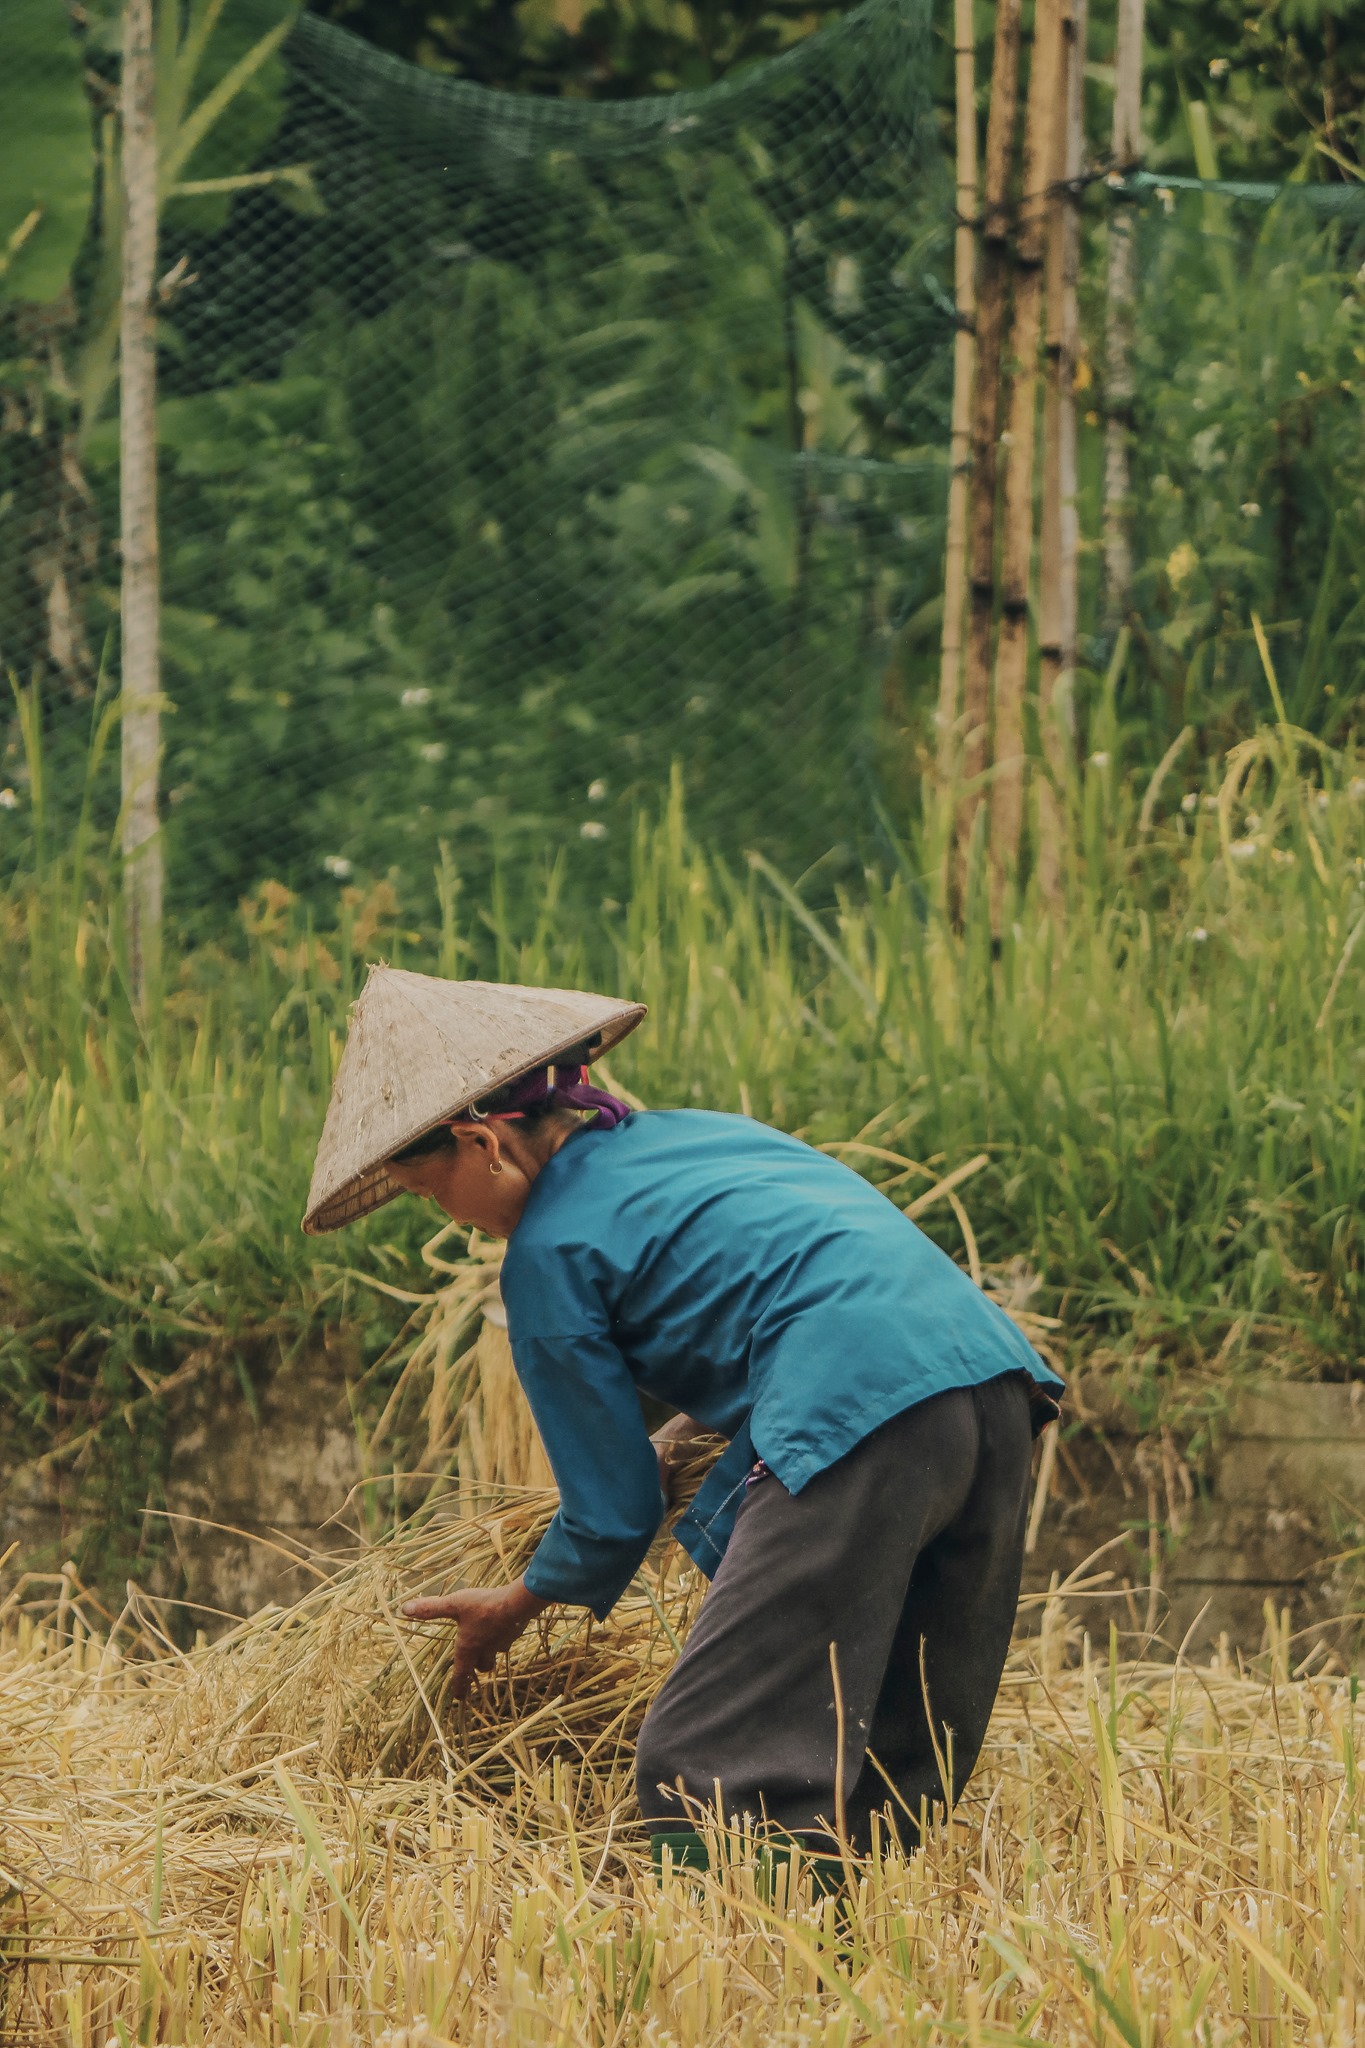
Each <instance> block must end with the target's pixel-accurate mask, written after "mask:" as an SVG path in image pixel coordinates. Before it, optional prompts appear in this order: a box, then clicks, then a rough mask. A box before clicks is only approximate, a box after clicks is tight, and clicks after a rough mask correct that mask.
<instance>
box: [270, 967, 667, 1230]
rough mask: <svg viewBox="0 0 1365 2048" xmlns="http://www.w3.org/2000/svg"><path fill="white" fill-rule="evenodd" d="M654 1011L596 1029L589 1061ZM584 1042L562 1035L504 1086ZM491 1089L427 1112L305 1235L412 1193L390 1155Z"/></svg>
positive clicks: (316, 1213) (309, 1223)
mask: <svg viewBox="0 0 1365 2048" xmlns="http://www.w3.org/2000/svg"><path fill="white" fill-rule="evenodd" d="M648 1015H649V1011H648V1009H647V1008H646V1006H645V1004H643V1003H631V1004H628V1005H626V1006H624V1008H623V1009H622V1011H621V1012H620V1013H619V1014H618V1015H617V1016H615V1017H613V1018H611V1019H610V1020H609V1021H608V1022H607V1023H605V1024H603V1025H602V1026H601V1027H600V1032H599V1033H598V1034H596V1035H597V1036H598V1038H599V1042H598V1044H597V1045H596V1046H595V1047H594V1048H593V1049H592V1050H591V1051H590V1052H589V1053H588V1054H587V1059H586V1064H588V1065H591V1064H592V1063H593V1062H594V1061H596V1060H599V1059H601V1058H602V1056H603V1054H604V1053H608V1052H610V1051H611V1050H612V1048H613V1046H617V1045H619V1044H620V1043H621V1041H622V1039H623V1038H628V1037H629V1036H630V1033H631V1032H632V1031H634V1030H635V1028H636V1026H637V1025H639V1024H642V1023H643V1022H644V1020H645V1018H646V1017H647V1016H648ZM583 1043H584V1040H583V1034H582V1032H581V1031H580V1032H578V1033H577V1034H576V1035H575V1036H572V1037H568V1038H565V1039H562V1040H561V1041H560V1042H559V1043H558V1044H557V1045H554V1046H552V1047H551V1048H550V1049H549V1050H548V1051H545V1052H538V1053H537V1054H536V1055H535V1057H534V1058H533V1059H529V1060H525V1061H524V1062H523V1063H522V1064H521V1065H520V1066H518V1067H514V1068H511V1069H509V1071H508V1072H507V1073H506V1074H505V1075H504V1076H502V1078H501V1079H500V1080H499V1082H498V1086H499V1087H500V1088H501V1087H510V1086H511V1085H512V1083H513V1082H514V1081H520V1080H521V1079H522V1078H523V1076H524V1075H526V1074H533V1073H534V1072H535V1071H536V1069H537V1067H545V1066H553V1065H554V1063H555V1061H556V1060H557V1059H559V1058H561V1057H562V1056H563V1055H564V1054H565V1053H566V1052H573V1051H575V1050H576V1049H577V1048H579V1047H581V1046H582V1045H583ZM490 1092H491V1091H490V1090H489V1089H488V1088H487V1087H479V1088H474V1089H467V1090H466V1091H465V1092H464V1093H463V1094H460V1095H457V1096H455V1097H453V1098H452V1100H451V1102H450V1103H449V1105H448V1106H443V1107H442V1108H441V1110H440V1112H439V1114H437V1115H436V1116H427V1117H424V1118H423V1119H422V1121H421V1122H420V1123H418V1124H416V1125H414V1127H413V1128H412V1129H411V1130H410V1131H408V1132H406V1133H405V1134H404V1135H402V1136H400V1137H399V1138H398V1140H397V1142H396V1143H395V1144H394V1145H393V1146H392V1148H391V1150H390V1151H389V1152H388V1154H387V1155H386V1157H385V1158H384V1159H381V1160H377V1161H376V1162H375V1163H374V1164H373V1165H372V1166H367V1167H365V1168H364V1169H363V1171H362V1172H360V1173H357V1174H354V1175H352V1177H351V1179H350V1180H348V1181H346V1182H344V1183H343V1185H342V1186H341V1187H339V1188H337V1189H336V1190H335V1192H334V1193H332V1194H330V1195H327V1196H325V1197H324V1198H323V1199H322V1200H321V1201H319V1202H316V1203H314V1205H313V1206H312V1208H310V1209H309V1210H308V1212H307V1214H306V1215H305V1216H304V1219H303V1230H304V1234H305V1236H307V1237H322V1236H325V1235H326V1233H327V1232H328V1231H331V1230H341V1229H344V1228H345V1226H346V1224H348V1223H358V1222H359V1221H360V1219H361V1217H362V1216H370V1215H373V1213H374V1211H375V1210H376V1209H382V1208H383V1207H384V1206H385V1204H386V1203H388V1202H391V1201H393V1200H394V1198H395V1196H397V1195H402V1194H406V1193H407V1190H406V1189H405V1188H404V1187H402V1186H401V1185H400V1183H399V1182H398V1181H396V1180H395V1179H394V1178H393V1176H392V1175H391V1174H390V1172H389V1170H388V1160H389V1159H392V1158H393V1157H394V1156H395V1155H396V1154H397V1153H399V1152H401V1151H402V1150H403V1149H404V1147H405V1146H407V1145H413V1144H415V1143H416V1142H417V1140H418V1139H419V1138H424V1137H425V1136H426V1134H427V1132H428V1131H434V1130H436V1129H438V1128H439V1127H440V1125H441V1124H443V1123H447V1122H449V1121H450V1120H451V1119H452V1118H454V1117H457V1116H458V1115H459V1114H460V1112H461V1110H464V1109H468V1107H469V1105H470V1103H471V1102H477V1101H478V1100H479V1099H480V1097H481V1096H483V1095H486V1094H489V1093H490Z"/></svg>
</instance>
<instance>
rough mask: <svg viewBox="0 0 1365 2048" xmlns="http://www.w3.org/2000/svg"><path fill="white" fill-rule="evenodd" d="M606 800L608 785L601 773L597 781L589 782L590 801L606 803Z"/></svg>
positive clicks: (592, 802) (591, 802)
mask: <svg viewBox="0 0 1365 2048" xmlns="http://www.w3.org/2000/svg"><path fill="white" fill-rule="evenodd" d="M606 800H607V785H606V783H605V782H603V780H602V778H601V776H600V775H599V776H598V778H597V780H596V782H590V783H589V784H588V802H589V803H590V804H601V803H605V802H606Z"/></svg>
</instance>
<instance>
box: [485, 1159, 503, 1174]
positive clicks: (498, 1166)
mask: <svg viewBox="0 0 1365 2048" xmlns="http://www.w3.org/2000/svg"><path fill="white" fill-rule="evenodd" d="M488 1171H489V1172H490V1173H501V1172H502V1161H501V1160H500V1159H490V1160H489V1162H488Z"/></svg>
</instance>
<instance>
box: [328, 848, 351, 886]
mask: <svg viewBox="0 0 1365 2048" xmlns="http://www.w3.org/2000/svg"><path fill="white" fill-rule="evenodd" d="M322 865H323V866H324V867H325V868H326V870H327V872H328V874H329V875H332V876H334V877H335V878H336V880H337V881H338V882H345V881H349V879H350V874H351V863H350V862H349V861H348V860H347V858H346V856H345V854H344V853H329V854H328V856H327V858H326V860H325V861H324V862H323V863H322Z"/></svg>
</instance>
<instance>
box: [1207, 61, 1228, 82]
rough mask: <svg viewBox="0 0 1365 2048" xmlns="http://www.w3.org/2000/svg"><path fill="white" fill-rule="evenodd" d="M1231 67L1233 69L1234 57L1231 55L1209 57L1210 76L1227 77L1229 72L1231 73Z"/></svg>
mask: <svg viewBox="0 0 1365 2048" xmlns="http://www.w3.org/2000/svg"><path fill="white" fill-rule="evenodd" d="M1231 69H1232V59H1231V58H1230V57H1210V58H1209V77H1210V78H1226V77H1227V75H1228V73H1229V71H1231Z"/></svg>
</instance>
